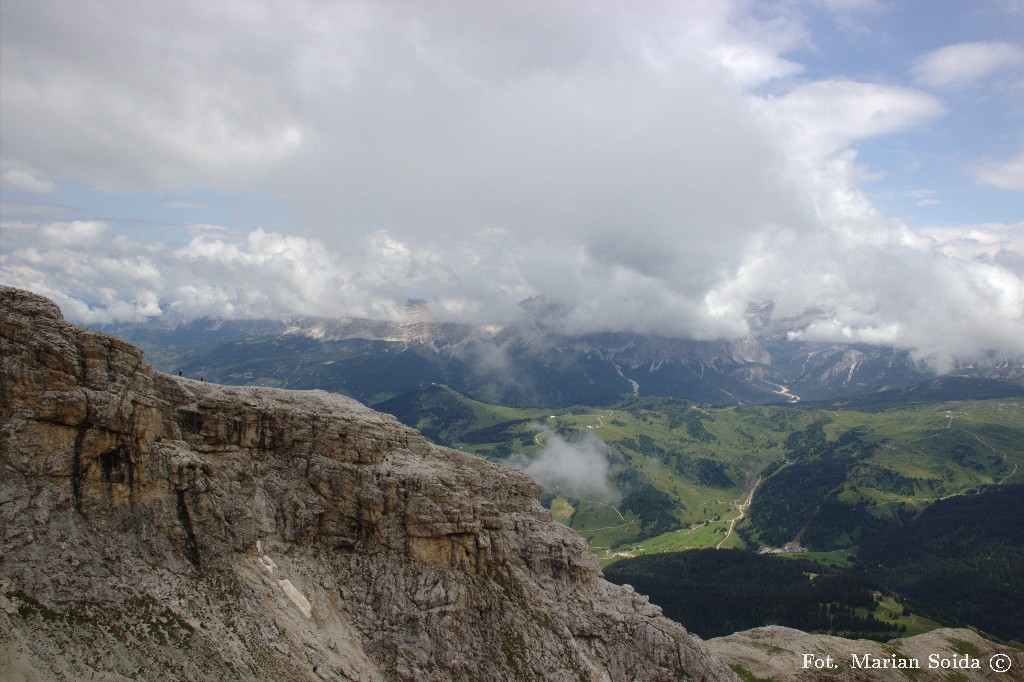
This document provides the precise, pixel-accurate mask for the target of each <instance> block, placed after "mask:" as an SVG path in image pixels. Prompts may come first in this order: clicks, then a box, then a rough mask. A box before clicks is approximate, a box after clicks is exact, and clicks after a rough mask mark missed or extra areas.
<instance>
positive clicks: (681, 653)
mask: <svg viewBox="0 0 1024 682" xmlns="http://www.w3.org/2000/svg"><path fill="white" fill-rule="evenodd" d="M0 297H2V305H0V308H2V317H0V325H2V334H0V336H2V347H0V362H2V383H0V390H2V395H0V535H2V538H3V553H2V555H0V676H2V677H3V679H13V680H20V679H26V680H28V679H31V680H39V679H41V680H48V679H96V680H125V679H142V680H149V679H161V680H165V679H187V680H221V679H244V680H310V679H324V680H339V679H352V680H379V679H388V680H391V679H397V680H515V679H525V680H533V679H552V680H576V679H578V680H630V679H638V680H668V679H680V678H681V679H693V680H735V679H737V678H736V676H735V675H734V674H733V673H732V671H731V670H730V669H729V668H727V667H726V666H725V665H724V664H723V663H722V662H721V661H720V660H719V659H718V658H716V657H715V655H714V654H712V653H711V652H710V650H709V649H708V648H707V647H706V646H705V644H704V643H703V642H701V641H700V640H699V639H698V638H696V637H694V636H692V635H690V634H689V633H687V632H686V630H685V629H683V628H682V627H681V626H680V625H678V624H676V623H674V622H672V621H669V620H667V619H666V618H664V617H662V616H661V615H660V610H659V609H658V608H657V607H655V606H653V605H651V604H650V603H649V602H648V601H647V600H646V598H644V597H642V596H640V595H638V594H635V593H634V592H633V591H632V590H630V589H629V588H622V587H617V586H614V585H611V584H609V583H608V582H606V581H605V580H603V578H602V575H601V573H600V571H599V569H598V566H597V562H596V559H595V558H594V557H593V556H592V555H591V554H589V553H588V552H587V551H586V546H585V543H584V542H583V541H582V539H580V538H579V537H578V536H576V535H575V534H574V533H573V532H572V531H570V530H568V529H566V528H564V527H563V526H561V525H559V524H557V523H554V522H552V521H551V519H550V516H549V514H548V512H546V511H545V510H544V509H542V508H541V507H540V505H539V503H538V501H537V498H538V496H539V494H540V492H541V491H540V488H539V487H538V486H537V485H536V484H535V483H534V482H533V481H532V480H531V479H530V478H528V477H527V476H525V475H524V474H521V473H519V472H516V471H513V470H510V469H506V468H503V467H500V466H497V465H494V464H491V463H488V462H485V461H483V460H480V459H477V458H474V457H471V456H469V455H466V454H463V453H460V452H457V451H453V450H447V449H444V448H440V447H436V446H433V445H431V444H429V443H428V442H427V441H425V440H424V439H423V438H422V437H421V436H420V435H419V434H418V433H417V432H415V431H413V430H411V429H408V428H406V427H404V426H402V425H401V424H399V423H397V422H396V421H395V420H394V419H392V418H390V417H388V416H386V415H382V414H380V413H377V412H374V411H372V410H370V409H368V408H366V407H364V406H362V405H360V404H358V403H356V402H354V401H352V400H349V399H346V398H344V397H341V396H338V395H333V394H328V393H323V392H288V391H281V390H273V389H266V388H248V387H247V388H242V387H226V386H217V385H212V384H208V383H202V382H198V381H192V380H188V379H182V378H179V377H176V376H168V375H164V374H160V373H157V372H155V371H153V370H152V369H151V368H150V367H149V366H147V365H146V364H144V363H143V358H142V352H141V351H140V350H138V349H137V348H135V347H133V346H131V345H129V344H127V343H125V342H123V341H120V340H118V339H115V338H113V337H110V336H107V335H104V334H101V333H98V332H94V331H89V330H85V329H82V328H79V327H76V326H74V325H72V324H69V323H67V322H65V321H64V320H63V318H62V316H61V314H60V311H59V310H58V309H57V308H56V306H55V305H54V304H52V303H51V302H49V301H47V300H46V299H43V298H40V297H38V296H35V295H33V294H29V293H27V292H23V291H19V290H16V289H11V288H7V287H4V288H2V290H0Z"/></svg>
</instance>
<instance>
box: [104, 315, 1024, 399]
mask: <svg viewBox="0 0 1024 682" xmlns="http://www.w3.org/2000/svg"><path fill="white" fill-rule="evenodd" d="M548 308H550V306H547V307H544V306H539V307H538V306H537V305H534V306H526V307H524V313H523V316H522V318H521V319H520V320H519V321H518V322H516V323H514V324H510V325H507V326H504V327H494V326H491V327H477V326H473V325H469V324H461V323H452V322H437V321H433V320H431V319H430V318H429V317H427V316H426V315H412V316H411V317H410V319H409V320H407V321H402V322H387V321H379V320H364V319H356V318H342V319H333V320H332V319H328V318H312V317H297V318H290V319H288V320H283V321H272V320H263V321H230V320H210V319H206V318H203V319H199V320H193V321H191V322H180V321H179V322H173V323H170V324H168V323H167V321H162V320H159V319H155V320H152V321H150V322H148V323H133V324H107V325H100V326H99V327H97V328H98V329H100V330H101V331H104V332H107V333H111V334H114V335H116V336H120V337H122V338H125V339H127V340H129V341H131V342H132V343H135V344H137V345H139V346H140V347H142V348H143V349H144V350H146V351H147V352H148V353H150V355H151V357H152V358H153V361H154V363H155V365H156V366H157V367H158V368H159V369H161V370H163V371H167V372H171V373H174V372H176V371H179V370H181V371H183V372H185V373H187V374H189V375H191V376H194V377H196V378H198V377H199V376H200V375H203V376H205V377H206V378H213V379H214V380H216V381H219V382H222V383H235V384H262V385H281V386H286V387H290V388H302V389H306V388H323V389H326V390H331V391H338V392H342V393H345V394H346V395H350V396H352V397H355V398H357V399H359V400H361V401H363V402H366V403H368V404H373V403H376V402H379V401H381V400H385V399H387V398H390V397H394V396H395V395H398V394H400V393H403V392H405V391H408V390H412V389H413V388H416V387H417V386H420V387H422V386H424V385H427V384H429V383H445V384H448V385H451V386H452V387H453V388H455V389H457V390H459V391H462V392H465V393H466V394H467V395H469V396H471V397H473V398H475V399H478V400H484V401H487V402H493V403H498V404H506V405H513V406H566V405H571V404H574V403H581V404H582V403H588V404H598V403H606V402H608V401H611V400H614V399H616V398H618V397H620V396H622V395H628V394H636V395H659V396H671V397H680V398H685V399H688V400H697V401H700V402H705V403H708V404H712V405H728V404H732V405H736V404H771V403H783V402H798V401H799V400H822V399H843V398H850V397H860V396H864V395H871V394H878V393H884V392H886V391H893V390H903V389H909V388H911V387H913V386H916V385H919V384H922V383H925V382H928V381H930V380H933V379H935V378H936V374H935V373H934V372H933V371H931V370H930V369H929V368H928V367H927V366H926V365H924V364H922V363H920V362H918V361H916V360H915V359H914V358H913V357H912V355H911V353H910V352H909V351H906V350H900V349H895V348H889V347H883V346H868V345H865V344H837V343H827V342H818V341H807V340H802V339H800V338H795V337H794V333H796V332H799V330H801V329H806V328H807V326H809V325H810V324H812V323H813V322H814V321H815V320H817V319H818V318H819V317H820V313H816V312H815V311H808V313H806V314H805V315H802V316H796V317H790V318H779V319H775V318H773V317H772V310H773V306H771V305H768V304H764V305H762V306H761V307H754V308H752V310H751V311H750V313H749V314H748V323H749V328H750V333H749V334H748V335H747V336H746V337H744V338H738V339H719V340H705V341H697V340H687V339H678V338H668V337H661V336H656V335H643V334H636V333H630V332H600V333H588V334H578V335H573V334H567V333H565V332H564V331H561V330H560V327H559V325H558V318H557V310H556V311H554V312H552V311H551V310H548ZM553 316H554V317H553ZM797 336H799V334H797ZM284 346H288V356H289V361H290V364H291V366H292V367H293V370H292V371H290V372H289V371H285V370H283V369H282V367H283V366H284V365H285V364H286V363H283V362H279V361H275V363H274V365H273V366H272V367H262V368H261V367H260V366H259V365H260V363H261V362H262V360H263V359H264V357H263V356H268V355H273V354H274V353H276V352H278V351H277V350H276V349H279V348H282V347H284ZM396 362H398V363H400V364H401V367H402V370H401V372H398V373H397V374H398V375H397V376H395V377H391V376H390V374H389V371H390V370H389V368H390V367H392V366H393V365H394V364H395V363H396ZM341 370H344V371H343V372H342V371H341ZM342 375H344V376H342ZM944 376H951V377H962V378H968V379H972V380H973V379H984V380H1002V381H1008V382H1009V383H1010V384H1013V386H1015V387H1017V388H1020V387H1024V365H1022V363H1021V362H1020V361H1015V362H1011V361H1009V360H1005V359H997V358H987V359H985V358H982V359H978V360H975V361H971V362H965V363H962V364H961V365H960V366H959V367H958V368H956V369H955V370H954V371H953V372H951V373H948V374H946V375H944ZM368 377H372V378H373V383H374V385H375V386H376V387H377V389H376V390H367V389H366V388H364V387H360V385H359V384H360V380H361V379H362V378H368ZM346 381H347V382H348V383H346Z"/></svg>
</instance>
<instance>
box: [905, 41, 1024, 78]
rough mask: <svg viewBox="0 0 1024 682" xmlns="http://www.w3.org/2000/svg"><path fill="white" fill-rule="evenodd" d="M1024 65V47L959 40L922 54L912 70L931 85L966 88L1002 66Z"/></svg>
mask: <svg viewBox="0 0 1024 682" xmlns="http://www.w3.org/2000/svg"><path fill="white" fill-rule="evenodd" d="M1022 64H1024V47H1021V46H1020V45H1016V44H1014V43H1008V42H1001V41H988V42H975V43H958V44H956V45H947V46H946V47H941V48H939V49H937V50H933V51H932V52H929V53H927V54H925V55H922V56H921V57H919V58H918V59H917V61H916V62H915V63H914V67H913V69H912V72H913V74H914V77H915V78H917V80H918V82H920V83H922V84H923V85H927V86H930V87H939V88H941V87H963V86H966V85H971V84H972V83H974V82H975V81H977V80H979V79H981V78H985V77H986V76H988V75H990V74H992V73H995V72H996V71H999V70H1001V69H1005V68H1008V67H1014V66H1020V65H1022Z"/></svg>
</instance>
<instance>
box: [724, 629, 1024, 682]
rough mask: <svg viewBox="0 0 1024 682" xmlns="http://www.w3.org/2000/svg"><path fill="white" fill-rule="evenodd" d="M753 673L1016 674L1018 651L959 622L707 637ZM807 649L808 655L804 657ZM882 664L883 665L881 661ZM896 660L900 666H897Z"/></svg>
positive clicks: (880, 677)
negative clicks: (900, 634) (923, 627)
mask: <svg viewBox="0 0 1024 682" xmlns="http://www.w3.org/2000/svg"><path fill="white" fill-rule="evenodd" d="M707 643H708V646H710V647H711V648H712V649H713V650H714V651H715V653H717V654H718V655H719V656H720V657H721V658H722V659H723V660H724V661H727V662H728V663H729V664H730V665H731V666H733V667H735V669H736V670H742V671H744V672H745V674H746V675H747V676H748V677H750V678H753V679H759V680H761V679H764V680H776V681H777V682H804V681H806V682H890V681H892V680H919V681H920V682H927V681H932V680H934V681H936V682H938V681H940V680H942V681H948V682H951V681H953V680H1003V681H1008V680H1019V679H1024V677H1021V671H1022V670H1024V653H1021V651H1020V650H1019V649H1013V648H1010V647H1006V646H1001V645H999V644H996V643H994V642H991V641H989V640H987V639H984V638H982V637H980V636H979V635H978V634H976V633H975V632H973V631H971V630H967V629H963V628H957V629H952V628H943V629H939V630H933V631H932V632H926V633H924V634H922V635H915V636H914V637H908V638H906V639H894V640H890V641H889V642H873V641H869V640H863V639H858V640H852V639H843V638H842V637H830V636H828V635H812V634H808V633H806V632H801V631H800V630H794V629H792V628H785V627H780V626H777V625H771V626H768V627H763V628H754V629H753V630H747V631H745V632H737V633H735V634H732V635H728V636H727V637H717V638H715V639H711V640H708V642H707ZM807 655H810V657H811V658H809V659H805V656H807ZM887 666H888V667H887ZM901 666H902V668H901Z"/></svg>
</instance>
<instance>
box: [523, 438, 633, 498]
mask: <svg viewBox="0 0 1024 682" xmlns="http://www.w3.org/2000/svg"><path fill="white" fill-rule="evenodd" d="M541 438H542V439H543V443H544V446H543V447H542V448H541V451H540V453H539V454H538V455H536V456H535V457H533V458H530V457H528V456H526V455H524V454H522V453H516V454H514V455H513V456H512V457H510V458H509V459H507V460H506V462H505V463H506V464H508V465H509V466H512V467H515V468H517V469H521V470H522V471H525V472H526V473H528V474H530V475H531V476H533V477H534V478H535V479H536V480H537V482H538V483H540V484H541V485H543V486H544V488H545V489H546V490H548V491H551V492H556V491H557V492H560V493H563V494H565V495H569V496H571V497H575V498H583V499H587V498H591V497H594V498H597V499H598V500H601V501H606V502H612V501H614V499H615V491H614V489H613V488H612V486H611V485H610V484H609V482H608V471H609V455H610V453H611V450H610V448H609V446H608V445H607V444H606V443H605V442H604V441H602V440H601V439H600V438H598V437H596V436H593V435H591V434H589V433H588V434H585V435H584V436H582V437H581V438H579V439H577V440H573V441H568V440H566V439H565V438H563V437H562V436H560V435H558V434H557V433H554V432H553V431H547V430H545V431H542V432H541Z"/></svg>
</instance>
